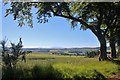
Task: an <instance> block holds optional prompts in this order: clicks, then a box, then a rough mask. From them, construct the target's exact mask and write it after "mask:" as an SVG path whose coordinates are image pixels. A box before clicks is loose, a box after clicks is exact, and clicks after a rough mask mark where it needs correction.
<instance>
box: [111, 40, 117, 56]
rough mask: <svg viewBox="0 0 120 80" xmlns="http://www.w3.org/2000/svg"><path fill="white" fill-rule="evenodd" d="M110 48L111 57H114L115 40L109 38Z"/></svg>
mask: <svg viewBox="0 0 120 80" xmlns="http://www.w3.org/2000/svg"><path fill="white" fill-rule="evenodd" d="M110 48H111V57H112V58H116V57H117V56H116V47H115V40H114V39H110Z"/></svg>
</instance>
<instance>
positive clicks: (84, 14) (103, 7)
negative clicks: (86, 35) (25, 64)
mask: <svg viewBox="0 0 120 80" xmlns="http://www.w3.org/2000/svg"><path fill="white" fill-rule="evenodd" d="M118 5H119V3H88V2H69V3H65V2H54V3H52V2H51V3H47V2H43V3H40V2H11V7H10V8H9V9H6V15H5V16H8V15H9V14H12V15H13V16H14V20H18V23H19V26H23V25H24V21H25V20H26V21H27V23H28V25H29V26H31V27H33V23H32V12H31V9H32V6H34V7H35V8H37V9H38V11H37V13H36V14H37V19H38V23H46V22H48V18H49V17H53V16H59V17H63V18H66V19H68V20H69V22H70V23H71V25H72V26H73V28H75V27H76V26H78V25H79V26H80V28H81V29H84V30H86V29H90V30H91V31H92V32H93V33H94V34H95V35H96V37H97V38H98V40H99V42H100V51H101V53H100V58H101V59H102V60H105V59H107V55H106V39H105V36H106V34H107V32H108V30H109V25H110V24H109V25H107V27H105V28H103V27H102V25H103V24H108V23H107V21H106V17H108V15H109V14H110V13H108V12H110V11H112V10H113V11H114V9H113V8H112V6H113V7H114V6H118ZM109 6H111V8H110V9H109ZM118 7H120V6H118ZM115 10H119V8H117V9H115ZM116 12H117V11H116ZM115 22H116V19H115Z"/></svg>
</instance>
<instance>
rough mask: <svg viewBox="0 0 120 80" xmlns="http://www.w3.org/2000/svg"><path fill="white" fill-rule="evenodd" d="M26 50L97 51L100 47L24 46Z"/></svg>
mask: <svg viewBox="0 0 120 80" xmlns="http://www.w3.org/2000/svg"><path fill="white" fill-rule="evenodd" d="M23 50H24V51H38V52H49V51H50V50H62V51H82V52H86V51H96V50H99V47H95V48H92V47H84V48H23Z"/></svg>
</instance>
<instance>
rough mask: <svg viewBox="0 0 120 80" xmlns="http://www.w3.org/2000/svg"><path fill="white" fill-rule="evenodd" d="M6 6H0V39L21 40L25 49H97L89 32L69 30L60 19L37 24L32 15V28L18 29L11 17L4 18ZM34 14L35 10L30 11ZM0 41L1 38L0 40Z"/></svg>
mask: <svg viewBox="0 0 120 80" xmlns="http://www.w3.org/2000/svg"><path fill="white" fill-rule="evenodd" d="M8 7H9V5H8V6H4V5H3V4H2V15H1V16H0V18H2V22H1V23H2V25H1V26H2V38H5V37H6V38H7V39H8V44H7V45H9V41H11V42H14V43H17V42H18V40H19V38H20V37H21V38H22V41H23V46H24V47H27V48H31V47H36V48H81V47H98V46H99V42H98V40H97V38H96V37H95V35H94V34H93V33H92V32H91V31H90V30H86V31H83V30H80V26H77V27H76V28H75V29H72V28H71V25H70V23H69V22H68V21H67V20H66V19H64V18H61V17H52V18H50V19H49V21H48V23H45V24H40V23H37V19H36V15H35V14H33V24H34V27H33V28H30V27H29V26H27V24H26V25H25V26H23V27H18V23H17V21H14V20H13V16H12V15H9V16H8V17H4V16H5V9H6V8H8ZM32 11H33V12H34V13H35V12H36V9H33V10H32ZM0 39H1V38H0Z"/></svg>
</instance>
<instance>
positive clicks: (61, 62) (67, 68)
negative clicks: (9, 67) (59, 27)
mask: <svg viewBox="0 0 120 80" xmlns="http://www.w3.org/2000/svg"><path fill="white" fill-rule="evenodd" d="M26 58H27V61H26V63H24V62H22V61H19V62H18V63H17V67H18V68H22V69H27V70H28V71H30V70H31V69H33V67H34V66H36V65H37V66H43V67H44V66H48V65H52V67H53V68H54V69H55V70H57V71H58V72H60V73H61V74H62V75H63V76H64V78H73V76H75V75H83V76H85V77H93V75H94V72H95V71H97V72H99V73H101V74H102V75H104V76H105V77H109V76H110V75H113V74H116V73H117V72H119V69H120V66H119V65H118V64H115V63H113V62H110V61H101V62H99V61H98V58H86V57H84V56H64V55H53V54H50V53H31V54H27V55H26Z"/></svg>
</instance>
